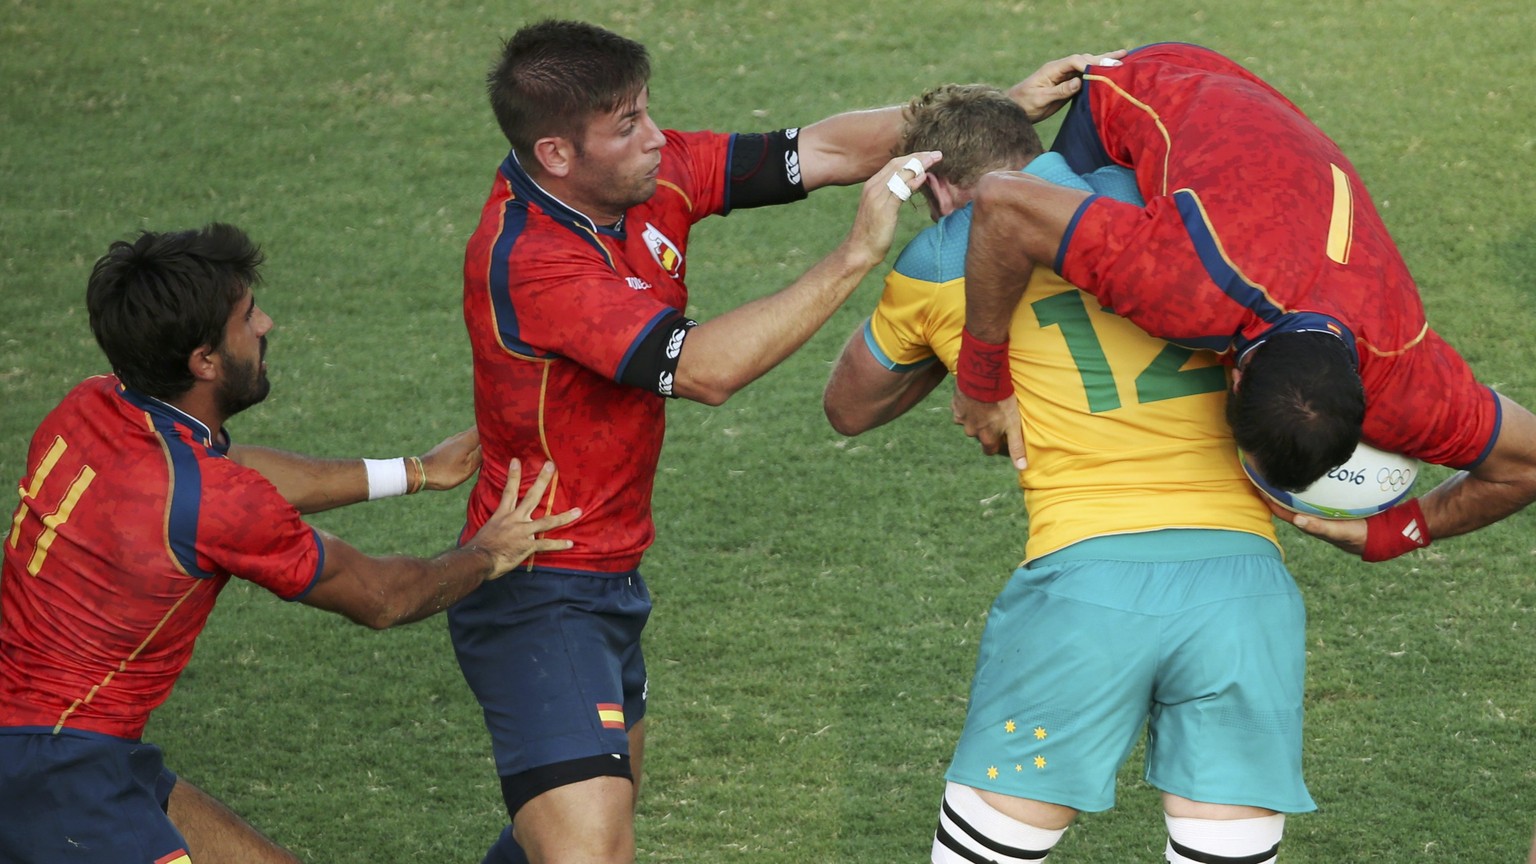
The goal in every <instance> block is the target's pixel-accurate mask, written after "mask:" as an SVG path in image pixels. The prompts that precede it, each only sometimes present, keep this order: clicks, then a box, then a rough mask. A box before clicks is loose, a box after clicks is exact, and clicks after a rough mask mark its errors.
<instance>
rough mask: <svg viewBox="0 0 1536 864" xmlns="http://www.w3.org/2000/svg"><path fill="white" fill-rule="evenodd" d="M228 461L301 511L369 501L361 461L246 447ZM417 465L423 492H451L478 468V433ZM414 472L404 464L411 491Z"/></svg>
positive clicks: (454, 440)
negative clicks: (247, 470) (250, 471)
mask: <svg viewBox="0 0 1536 864" xmlns="http://www.w3.org/2000/svg"><path fill="white" fill-rule="evenodd" d="M229 458H230V459H232V460H234V461H235V462H237V463H239V464H241V465H244V466H245V467H247V468H251V469H254V470H255V471H257V472H258V473H260V474H261V476H263V477H265V478H267V481H268V482H269V483H271V484H272V485H273V486H276V487H277V491H278V492H279V493H280V494H281V495H282V496H283V498H285V499H286V500H287V501H288V503H289V504H292V505H293V506H294V509H296V510H298V511H299V512H300V513H319V512H321V511H324V510H330V509H332V508H334V507H342V506H345V505H347V504H356V503H357V502H359V501H367V500H368V472H367V471H366V470H365V469H364V468H363V461H362V460H361V459H321V458H318V457H314V456H305V455H303V454H300V453H290V452H288V451H286V450H275V449H273V448H271V447H257V446H254V445H249V444H232V445H230V448H229ZM421 466H422V468H423V470H425V471H426V475H427V476H426V484H425V486H424V488H427V489H452V488H453V487H455V486H457V485H459V484H460V483H463V482H464V481H465V480H467V479H469V477H470V476H471V475H473V474H474V473H475V469H477V468H479V467H480V435H479V433H477V432H476V431H475V430H474V429H467V430H465V431H463V432H460V433H458V434H457V435H453V436H450V437H448V438H446V439H444V440H443V441H442V442H441V443H439V444H438V445H437V446H436V447H433V448H432V449H431V450H429V451H427V453H426V455H424V456H422V457H421ZM415 470H416V468H415V466H414V465H412V464H410V463H409V462H408V463H407V465H406V481H407V484H408V485H409V487H410V488H415V487H416V486H417V485H419V484H420V483H421V480H420V478H418V477H417V476H416V475H415Z"/></svg>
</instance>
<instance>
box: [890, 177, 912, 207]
mask: <svg viewBox="0 0 1536 864" xmlns="http://www.w3.org/2000/svg"><path fill="white" fill-rule="evenodd" d="M885 188H887V189H889V190H891V194H892V195H895V196H896V197H897V198H900V199H901V200H903V201H905V200H907V199H908V198H911V197H912V190H911V189H910V188H908V186H907V182H906V181H905V180H903V179H901V176H900V175H897V174H892V175H891V178H890V179H889V180H887V181H885Z"/></svg>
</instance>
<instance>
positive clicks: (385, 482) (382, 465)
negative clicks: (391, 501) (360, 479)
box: [363, 459, 408, 501]
mask: <svg viewBox="0 0 1536 864" xmlns="http://www.w3.org/2000/svg"><path fill="white" fill-rule="evenodd" d="M363 467H364V468H366V469H368V500H369V501H374V500H377V499H379V498H393V497H395V496H396V495H404V494H405V490H406V489H407V488H408V487H407V486H406V482H405V460H404V459H364V460H363Z"/></svg>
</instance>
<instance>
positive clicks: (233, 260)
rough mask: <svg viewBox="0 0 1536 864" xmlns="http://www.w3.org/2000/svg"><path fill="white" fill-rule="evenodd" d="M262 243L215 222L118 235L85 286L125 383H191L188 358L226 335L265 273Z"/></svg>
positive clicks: (95, 325)
mask: <svg viewBox="0 0 1536 864" xmlns="http://www.w3.org/2000/svg"><path fill="white" fill-rule="evenodd" d="M263 260H264V259H263V256H262V253H261V250H260V249H259V248H258V247H257V246H256V245H255V244H254V243H252V242H251V239H250V238H249V237H247V236H246V235H245V232H244V231H241V230H240V229H239V228H236V227H235V226H233V225H226V224H223V223H220V222H215V223H212V224H210V225H207V226H205V227H204V228H202V229H201V230H198V231H177V232H166V233H155V232H151V231H145V232H142V233H141V234H139V236H138V238H137V239H135V240H133V241H132V242H129V241H126V240H118V241H116V242H114V243H113V244H112V245H111V247H110V248H109V249H108V250H107V254H105V255H103V256H102V257H101V258H100V259H99V260H98V261H97V262H96V266H95V267H94V268H93V269H92V270H91V278H90V281H89V283H87V286H86V289H85V305H86V309H87V310H88V311H89V313H90V319H91V332H92V333H94V334H95V335H96V344H98V345H100V346H101V350H102V352H103V353H105V354H106V355H107V361H108V362H109V363H111V364H112V371H113V372H114V373H116V375H117V377H118V378H119V379H121V380H122V382H123V383H124V384H127V385H128V386H129V387H132V388H133V389H135V390H138V391H139V392H141V393H144V394H146V395H149V396H153V397H155V398H157V399H174V398H176V397H178V396H180V395H182V394H183V393H185V392H187V390H189V389H191V387H192V382H193V378H192V371H191V370H190V369H189V368H188V367H187V359H188V358H189V357H191V356H192V352H193V351H196V350H197V349H198V348H200V347H202V346H204V345H207V346H211V347H213V348H218V347H219V346H220V345H222V344H223V343H224V328H225V326H226V325H227V324H228V322H229V316H230V313H231V312H232V311H233V310H234V308H235V304H236V303H237V302H239V301H240V299H241V298H242V297H244V296H245V294H246V292H247V291H248V290H250V289H251V288H252V287H254V286H255V285H256V284H257V283H258V282H260V281H261V273H260V269H259V268H260V267H261V264H262V261H263Z"/></svg>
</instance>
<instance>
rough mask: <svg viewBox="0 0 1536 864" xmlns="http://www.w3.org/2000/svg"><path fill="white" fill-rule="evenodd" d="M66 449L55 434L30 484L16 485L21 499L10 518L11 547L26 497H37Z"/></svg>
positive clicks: (15, 538)
mask: <svg viewBox="0 0 1536 864" xmlns="http://www.w3.org/2000/svg"><path fill="white" fill-rule="evenodd" d="M68 449H69V445H68V444H65V443H64V439H63V438H60V437H59V436H57V435H55V436H54V437H53V442H52V443H51V444H49V445H48V450H47V452H45V453H43V459H42V461H41V462H39V463H37V470H36V471H33V472H32V483H31V485H29V486H27V487H26V488H22V487H21V486H19V485H18V486H17V487H16V491H17V492H18V493H20V494H21V498H22V501H21V506H20V507H18V508H17V509H16V515H15V516H14V517H12V519H11V537H10V544H11V548H12V549H15V548H16V542H17V540H18V539H19V538H20V536H21V521H22V520H23V519H24V518H26V515H27V501H26V499H28V498H34V499H35V498H36V497H37V493H39V492H41V491H42V489H43V484H44V483H47V482H48V475H49V474H52V473H53V469H54V466H56V465H58V464H59V460H60V459H62V458H64V451H65V450H68ZM33 575H36V574H33Z"/></svg>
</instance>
